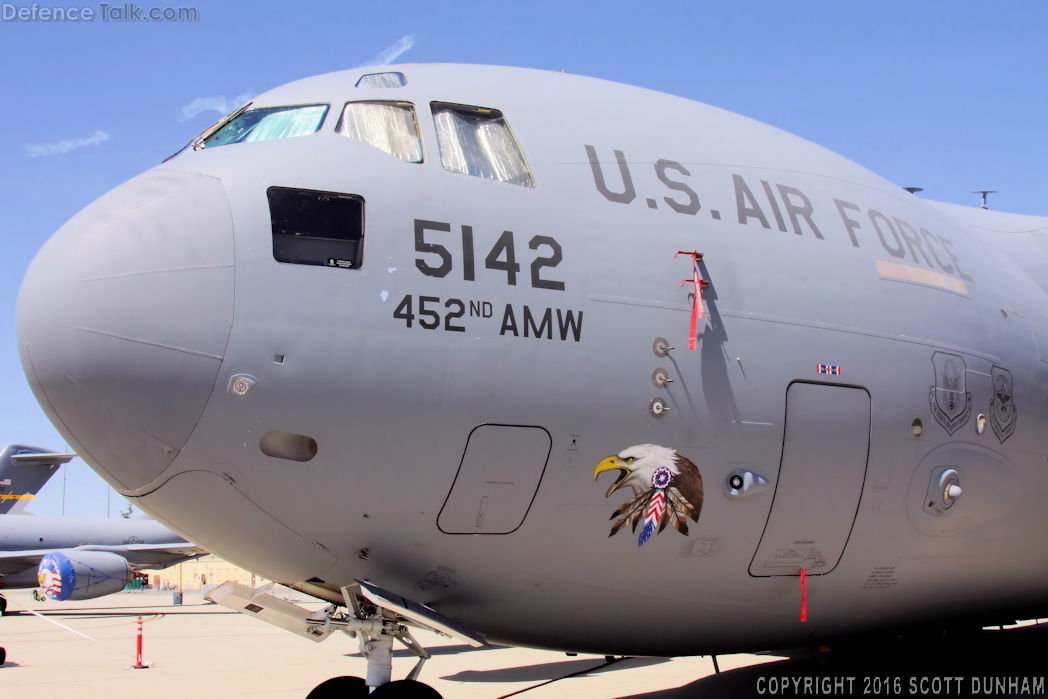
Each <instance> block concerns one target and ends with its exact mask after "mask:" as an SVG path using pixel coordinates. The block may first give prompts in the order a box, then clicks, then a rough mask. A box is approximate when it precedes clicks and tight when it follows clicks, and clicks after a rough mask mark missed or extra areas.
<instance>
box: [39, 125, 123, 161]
mask: <svg viewBox="0 0 1048 699" xmlns="http://www.w3.org/2000/svg"><path fill="white" fill-rule="evenodd" d="M108 140H109V134H107V133H106V132H105V131H95V132H94V133H93V134H91V135H90V136H88V137H87V138H63V139H62V140H61V141H55V142H54V143H27V144H25V145H24V146H23V147H24V148H25V154H26V155H28V156H29V157H30V158H40V157H47V156H49V155H65V154H66V153H68V152H70V151H74V150H77V149H78V148H87V147H88V146H97V145H99V144H100V143H105V142H106V141H108Z"/></svg>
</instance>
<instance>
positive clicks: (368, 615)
mask: <svg viewBox="0 0 1048 699" xmlns="http://www.w3.org/2000/svg"><path fill="white" fill-rule="evenodd" d="M270 587H272V586H271V585H270V586H267V587H264V588H261V589H259V590H255V589H253V588H250V587H247V586H246V585H240V584H238V583H234V582H227V583H224V584H223V585H220V586H219V587H217V588H215V589H214V590H212V591H211V592H209V593H208V595H207V598H208V599H210V600H211V601H212V602H216V603H218V604H221V605H223V606H225V607H229V608H230V609H233V610H235V611H238V612H242V613H244V614H247V615H248V616H256V617H258V618H259V619H262V620H263V621H267V622H269V623H271V624H273V625H275V626H279V627H281V628H283V629H286V630H288V631H291V632H292V633H295V634H298V635H299V636H303V637H305V638H308V639H310V640H312V641H315V642H319V641H322V640H324V639H325V638H327V637H328V636H329V635H331V634H332V633H333V632H334V631H336V630H341V631H343V632H345V633H347V634H349V635H350V636H352V637H354V638H357V639H358V641H359V643H360V652H361V655H363V656H364V659H365V660H366V661H367V678H366V679H362V678H360V677H350V676H342V677H334V678H332V679H330V680H327V681H325V682H322V683H321V684H319V685H317V686H316V687H315V688H314V689H313V691H312V692H310V693H309V695H308V698H307V699H324V698H325V697H331V698H334V697H340V698H342V699H345V698H351V699H357V698H360V699H363V698H364V697H376V698H377V699H398V698H399V699H441V696H440V694H439V693H437V691H436V690H435V689H433V688H432V687H430V686H428V685H426V684H423V683H422V682H419V681H418V679H417V678H418V675H419V673H420V672H421V670H422V665H423V664H424V663H425V662H426V660H427V659H428V658H429V657H430V655H429V653H428V652H427V651H426V649H425V648H423V647H422V646H421V645H419V643H418V641H416V640H415V638H414V637H413V636H412V635H411V632H410V631H409V630H408V625H409V624H410V625H412V626H415V627H417V628H424V629H429V630H431V631H435V632H436V633H438V634H441V635H443V636H448V637H454V638H457V639H459V640H461V641H464V642H465V643H467V644H468V645H470V646H473V647H475V648H480V647H482V646H484V645H486V641H484V639H483V638H482V637H481V636H480V635H478V634H477V633H475V632H473V631H470V630H468V629H464V628H462V627H461V626H459V625H458V624H457V623H456V622H454V621H452V620H451V619H448V618H447V617H445V616H443V615H442V614H440V613H439V612H437V611H436V610H434V609H430V608H429V607H426V606H423V605H421V604H418V603H416V602H412V601H411V600H408V599H405V598H403V597H400V596H398V595H394V594H392V593H390V592H387V591H386V590H383V589H382V588H379V587H376V586H374V585H372V584H370V583H367V582H364V581H360V580H358V581H357V582H356V583H355V584H353V585H348V586H346V587H343V588H342V597H343V599H344V601H345V606H344V607H342V606H336V605H334V604H332V605H329V606H328V607H325V608H324V609H321V610H319V611H316V612H310V611H309V610H307V609H304V608H302V607H299V606H297V605H295V604H292V603H290V602H287V601H285V600H282V599H279V598H277V597H274V596H273V595H270V594H268V592H269V588H270ZM394 640H397V641H400V642H401V643H402V644H403V645H404V646H406V647H407V648H408V649H409V650H410V651H411V652H412V653H414V654H415V655H416V656H417V657H418V662H417V663H416V664H415V667H414V668H412V670H411V672H409V673H408V676H407V678H406V679H403V680H396V681H391V680H392V672H393V641H394ZM369 692H370V694H369Z"/></svg>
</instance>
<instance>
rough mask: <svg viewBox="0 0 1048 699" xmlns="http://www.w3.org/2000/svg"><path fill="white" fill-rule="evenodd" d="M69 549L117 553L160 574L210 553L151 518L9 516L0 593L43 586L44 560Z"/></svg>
mask: <svg viewBox="0 0 1048 699" xmlns="http://www.w3.org/2000/svg"><path fill="white" fill-rule="evenodd" d="M68 549H77V550H80V551H109V552H111V553H116V554H119V555H121V556H123V557H124V558H126V559H127V561H128V563H130V564H131V567H132V568H134V569H135V570H159V569H161V568H167V567H168V566H171V565H174V564H175V563H178V562H180V561H185V560H189V559H191V558H196V557H198V556H200V555H203V554H204V553H206V552H205V551H204V550H203V549H201V548H199V547H197V546H195V545H193V544H191V543H189V542H187V541H186V540H185V539H182V538H181V537H179V536H177V535H176V534H173V533H171V531H170V530H169V529H168V528H167V527H165V526H164V525H163V524H161V523H160V522H155V521H153V520H148V519H90V518H83V517H46V516H42V515H24V516H10V517H4V518H3V519H0V589H20V588H30V587H38V586H39V583H38V580H37V567H38V566H39V564H40V559H41V558H43V557H44V556H46V555H47V554H49V553H51V552H52V551H58V550H68Z"/></svg>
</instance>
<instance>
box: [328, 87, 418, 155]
mask: <svg viewBox="0 0 1048 699" xmlns="http://www.w3.org/2000/svg"><path fill="white" fill-rule="evenodd" d="M335 132H336V133H340V134H342V135H343V136H348V137H349V138H352V139H354V140H356V141H361V142H363V143H366V144H368V145H369V146H372V147H373V148H378V149H379V150H381V151H383V152H385V153H389V154H390V155H392V156H394V157H396V158H400V159H401V160H403V161H406V162H409V163H421V162H422V142H421V141H420V140H419V136H418V122H417V120H416V119H415V107H414V106H413V105H412V104H411V103H409V102H350V103H349V104H347V105H346V108H345V109H344V110H343V111H342V118H340V119H339V120H338V125H337V126H336V127H335Z"/></svg>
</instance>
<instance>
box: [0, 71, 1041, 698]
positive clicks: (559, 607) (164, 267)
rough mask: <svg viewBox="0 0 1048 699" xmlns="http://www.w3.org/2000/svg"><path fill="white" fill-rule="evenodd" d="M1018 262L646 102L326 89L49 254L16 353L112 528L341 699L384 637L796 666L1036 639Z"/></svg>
mask: <svg viewBox="0 0 1048 699" xmlns="http://www.w3.org/2000/svg"><path fill="white" fill-rule="evenodd" d="M538 96H541V99H539V98H538ZM554 107H555V111H556V114H557V115H558V118H557V119H556V120H555V123H554V122H551V119H550V114H551V109H553V108H554ZM365 212H366V215H365ZM1046 231H1048V219H1044V218H1038V217H1024V216H1016V215H1009V214H1002V213H997V212H992V211H985V210H969V209H961V208H957V207H951V206H945V205H938V204H935V203H931V202H925V201H922V200H920V199H919V198H917V197H915V196H913V195H912V194H911V193H909V192H906V191H904V190H903V189H901V188H900V187H898V186H896V185H893V184H891V183H889V182H887V181H886V180H884V179H882V178H880V177H878V176H876V175H874V174H873V173H871V172H869V171H868V170H865V169H863V168H861V167H860V166H858V165H856V164H854V163H852V162H850V161H848V160H847V159H845V158H843V157H840V156H838V155H836V154H834V153H832V152H830V151H828V150H826V149H824V148H821V147H819V146H816V145H814V144H812V143H810V142H807V141H804V140H803V139H800V138H797V137H795V136H792V135H790V134H787V133H785V132H782V131H779V130H777V129H774V128H772V127H769V126H766V125H764V124H761V123H758V122H755V121H752V120H750V119H747V118H744V117H740V116H738V115H734V114H731V113H728V112H725V111H722V110H719V109H716V108H713V107H709V106H706V105H702V104H699V103H695V102H690V101H688V100H684V99H681V98H677V97H672V96H669V95H665V94H661V93H656V92H651V91H647V90H642V89H639V88H632V87H627V86H623V85H619V84H614V83H608V82H604V81H598V80H593V79H588V78H582V77H578V76H573V75H565V74H558V73H548V72H541V71H530V70H519V69H508V68H491V67H484V66H419V65H411V66H399V67H389V68H383V69H372V70H355V71H347V72H340V73H334V74H329V75H323V76H318V77H315V78H311V79H306V80H301V81H298V82H295V83H290V84H288V85H285V86H282V87H280V88H277V89H275V90H272V91H269V92H267V93H264V94H262V95H260V96H258V97H257V98H254V99H253V100H252V101H251V103H250V104H249V105H247V106H246V108H245V109H241V110H238V111H237V112H235V113H234V114H233V115H231V117H230V118H229V119H228V120H226V121H225V122H223V123H221V124H219V125H218V127H217V128H216V129H213V130H210V131H208V132H206V133H205V134H203V135H202V137H201V138H200V139H198V140H196V141H194V142H193V143H192V144H190V146H189V147H187V148H186V149H184V150H183V151H181V152H180V153H179V154H177V155H176V156H175V157H173V158H171V159H169V160H168V161H166V162H165V163H164V164H162V165H160V166H157V167H156V168H154V169H152V170H151V171H148V172H146V173H144V174H143V175H141V176H139V177H137V178H135V179H132V180H131V181H129V182H128V183H125V184H124V185H122V186H121V187H118V188H117V189H115V190H113V191H112V192H110V193H109V194H107V195H105V196H103V197H102V198H100V199H99V200H98V201H96V202H95V203H94V204H92V205H91V206H89V207H88V208H87V209H85V210H84V211H83V212H81V213H80V214H78V215H77V216H76V217H74V218H73V219H72V220H70V222H68V223H67V224H66V225H65V226H63V227H62V228H61V229H60V230H59V231H58V232H57V233H56V234H55V236H54V237H53V238H52V239H51V240H50V241H49V242H48V243H47V244H46V245H45V247H44V248H43V249H42V250H41V252H40V253H39V255H38V257H37V259H36V260H35V261H34V263H33V265H32V266H31V268H30V269H29V271H28V272H27V273H26V277H25V280H24V283H23V287H22V291H21V294H20V299H19V307H18V338H19V349H20V351H21V353H22V361H23V366H24V368H25V371H26V375H27V377H28V379H29V382H30V384H31V386H32V388H33V390H34V392H36V394H37V396H38V399H39V400H40V403H41V406H42V407H43V408H44V410H45V411H47V412H48V413H49V415H50V416H51V418H52V420H53V421H54V423H55V425H56V427H57V428H58V429H59V430H61V431H62V433H63V435H64V436H65V437H66V439H67V440H68V441H69V443H70V444H72V445H75V446H76V448H77V451H78V453H82V454H84V455H85V459H86V460H87V461H88V462H89V463H90V464H91V465H92V467H94V468H95V469H96V470H98V471H99V473H101V474H103V475H104V476H105V477H106V478H107V480H109V482H110V483H112V484H113V486H114V487H115V488H117V489H118V490H120V492H122V493H123V494H124V495H126V496H128V497H129V498H131V499H133V500H134V501H135V502H136V503H139V504H141V506H142V507H143V509H145V510H147V511H149V512H152V513H154V514H155V515H156V516H157V517H159V518H162V519H163V520H164V521H166V522H169V523H170V524H171V525H172V526H173V527H175V528H177V530H178V531H180V532H182V533H184V534H185V535H186V536H189V537H191V538H193V539H194V540H196V541H200V542H202V544H203V545H204V546H206V547H207V548H208V549H209V550H214V551H215V552H217V553H219V554H221V555H223V556H225V557H227V558H230V559H232V560H234V561H236V562H237V563H239V564H240V565H243V566H245V567H247V568H249V569H252V570H255V571H257V572H259V573H261V574H263V575H265V576H266V577H268V578H271V579H276V580H280V581H282V582H285V583H287V584H290V585H291V586H294V587H297V588H298V589H301V590H305V591H308V592H310V593H311V594H314V595H316V596H317V597H319V598H321V599H325V600H328V601H329V602H331V603H332V604H333V605H336V606H341V607H344V608H345V609H347V610H348V612H345V613H340V612H337V611H336V610H335V609H334V608H332V609H330V610H328V611H327V612H326V613H323V614H320V615H307V614H306V613H305V612H304V611H301V610H295V609H293V608H290V609H289V608H288V607H287V606H282V605H280V604H279V600H272V599H271V598H269V597H268V596H266V595H265V594H264V593H260V592H258V591H251V590H245V589H243V588H241V587H238V586H229V587H226V588H225V589H224V591H223V592H216V593H215V594H214V598H215V599H216V600H218V601H223V602H224V603H227V604H229V605H230V606H233V607H235V608H240V609H244V610H246V611H247V612H249V613H251V614H254V615H256V616H259V617H260V618H267V617H268V620H270V621H274V622H276V623H280V624H281V625H283V626H285V627H286V628H291V629H293V630H295V631H296V632H298V633H300V634H302V635H304V636H307V637H312V638H314V639H316V640H320V639H322V638H323V637H325V636H326V635H327V634H329V633H330V632H331V631H333V630H335V629H340V628H341V629H345V630H349V631H353V632H355V633H357V634H359V635H360V637H361V639H362V650H363V652H364V655H365V656H366V657H367V658H368V678H367V680H366V684H367V685H369V686H380V685H381V686H387V685H386V683H387V682H388V680H389V679H390V674H389V665H388V661H389V658H390V650H391V646H392V643H393V640H394V639H395V638H399V639H401V640H402V641H405V643H407V644H408V646H409V647H411V648H413V649H417V644H414V643H413V641H412V639H411V638H410V636H409V635H407V633H406V632H405V631H404V629H403V626H402V622H404V621H405V620H406V621H412V622H414V623H418V624H421V625H425V626H429V627H431V628H436V629H438V630H442V631H444V632H445V633H449V634H451V635H455V636H457V637H459V638H462V639H463V640H464V641H466V642H470V643H482V642H484V641H491V642H495V641H497V642H502V643H511V644H523V645H536V646H543V647H552V648H562V649H565V650H572V651H577V650H588V651H596V652H603V653H614V654H643V655H649V654H654V655H659V654H675V655H679V654H682V653H710V652H726V651H731V650H742V649H754V648H768V647H781V646H783V645H790V644H809V643H813V642H818V641H821V640H825V639H830V638H835V637H838V636H840V635H841V634H845V633H855V632H862V631H867V632H868V631H874V630H877V629H884V628H896V627H898V626H901V625H904V624H911V623H915V622H926V623H931V624H940V623H945V622H946V621H954V620H955V619H956V618H957V617H958V616H959V615H966V616H969V617H972V618H974V619H975V620H977V622H978V623H981V622H983V621H985V620H995V619H998V620H999V619H1002V618H1007V617H1008V615H1010V614H1015V613H1020V614H1024V615H1026V616H1038V615H1043V610H1044V605H1045V603H1046V593H1045V592H1044V589H1043V579H1044V575H1045V573H1048V554H1046V553H1045V552H1044V551H1042V550H1040V548H1039V547H1032V548H1031V547H1029V546H1026V545H1023V544H1022V543H1021V542H1023V541H1025V540H1027V539H1028V538H1030V537H1037V536H1039V535H1040V533H1041V532H1043V530H1044V528H1045V525H1046V524H1048V520H1046V517H1048V515H1046V514H1045V513H1044V511H1043V509H1042V508H1040V507H1039V500H1038V498H1039V494H1040V493H1041V492H1043V491H1044V489H1045V486H1048V482H1046V478H1048V476H1046V474H1045V471H1044V469H1043V467H1042V466H1043V463H1044V460H1045V458H1046V457H1048V444H1046V443H1045V440H1044V438H1043V435H1044V434H1045V433H1046V432H1045V430H1046V428H1048V425H1046V424H1045V418H1044V416H1045V415H1048V398H1046V396H1048V393H1046V392H1045V391H1044V390H1043V389H1044V388H1045V381H1046V377H1048V372H1046V371H1045V370H1044V368H1043V364H1044V362H1045V361H1048V355H1046V354H1045V352H1046V348H1048V344H1046V343H1045V342H1044V338H1048V316H1046V314H1045V310H1044V309H1046V308H1048V298H1046V294H1048V280H1046V279H1045V277H1044V274H1045V270H1046V269H1048V253H1046V250H1048V246H1046V245H1045V239H1046V237H1048V233H1046ZM234 272H235V274H234ZM682 279H683V280H684V282H683V283H682V281H681V280H682ZM156 396H163V400H162V401H158V400H157V399H156ZM594 481H598V482H597V483H595V482H594ZM609 515H610V518H609ZM972 551H979V552H980V554H979V555H980V561H981V564H980V565H979V566H978V567H977V574H976V573H975V570H974V569H973V566H972V561H971V557H970V552H972ZM944 591H947V592H944ZM419 655H420V656H421V657H423V658H424V657H425V655H424V652H422V651H419ZM388 686H389V687H391V690H390V691H391V692H392V691H394V685H393V683H390V684H389V685H388ZM403 687H404V685H396V688H403ZM415 690H417V691H421V690H419V688H417V687H415V688H414V690H413V691H415ZM380 691H382V690H380Z"/></svg>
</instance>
